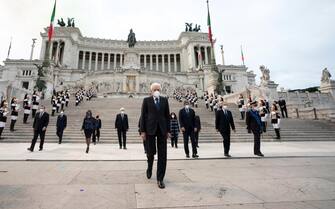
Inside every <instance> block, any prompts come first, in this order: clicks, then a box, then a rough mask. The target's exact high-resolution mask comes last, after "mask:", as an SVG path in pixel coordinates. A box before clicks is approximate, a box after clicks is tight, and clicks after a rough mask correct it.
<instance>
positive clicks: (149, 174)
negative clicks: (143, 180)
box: [147, 169, 152, 179]
mask: <svg viewBox="0 0 335 209" xmlns="http://www.w3.org/2000/svg"><path fill="white" fill-rule="evenodd" d="M151 176H152V170H150V169H147V178H148V179H151Z"/></svg>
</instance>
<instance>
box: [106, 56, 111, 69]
mask: <svg viewBox="0 0 335 209" xmlns="http://www.w3.org/2000/svg"><path fill="white" fill-rule="evenodd" d="M107 62H108V63H107V69H108V70H110V69H111V54H110V53H108V60H107Z"/></svg>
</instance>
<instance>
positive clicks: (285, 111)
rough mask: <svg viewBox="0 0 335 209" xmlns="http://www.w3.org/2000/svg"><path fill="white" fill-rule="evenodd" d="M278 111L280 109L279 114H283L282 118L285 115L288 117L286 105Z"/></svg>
mask: <svg viewBox="0 0 335 209" xmlns="http://www.w3.org/2000/svg"><path fill="white" fill-rule="evenodd" d="M280 111H281V115H282V116H283V118H285V117H286V118H288V116H287V109H286V107H283V108H280Z"/></svg>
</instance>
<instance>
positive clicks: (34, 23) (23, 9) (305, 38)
mask: <svg viewBox="0 0 335 209" xmlns="http://www.w3.org/2000/svg"><path fill="white" fill-rule="evenodd" d="M53 4H54V0H0V17H1V18H0V30H1V32H0V63H2V61H3V60H5V59H6V57H7V52H8V47H9V43H10V40H11V37H12V48H11V53H10V58H11V59H29V57H30V51H31V44H32V40H31V39H32V38H37V44H36V48H35V53H34V58H36V59H38V58H39V54H40V43H41V38H40V32H42V31H43V28H45V27H46V26H48V25H49V23H50V16H51V10H52V7H53ZM210 12H211V21H212V30H213V34H214V38H215V39H216V40H217V42H216V43H217V44H216V52H215V53H216V60H217V63H218V64H220V63H222V59H221V53H220V45H223V46H224V51H225V62H226V64H233V65H241V63H242V61H241V49H240V47H241V45H242V46H243V51H244V56H245V64H246V65H247V67H248V68H249V69H250V70H253V71H254V72H255V73H256V74H257V79H256V80H257V81H259V76H260V74H261V73H260V70H259V66H260V65H265V66H267V67H268V68H269V69H270V71H271V74H270V76H271V80H274V81H275V82H276V83H278V84H279V87H284V88H285V89H297V88H306V87H311V86H318V85H320V79H321V72H322V70H323V69H324V68H325V67H328V70H329V71H330V73H331V74H333V75H334V77H335V27H334V26H335V1H334V0H317V1H316V0H252V1H251V0H210ZM61 17H63V18H64V19H66V18H67V17H73V18H75V22H76V26H77V27H79V29H80V30H81V32H82V34H83V35H84V36H87V37H95V38H106V39H121V40H125V39H126V37H127V35H128V33H129V29H130V28H133V29H134V32H135V33H136V37H137V40H175V39H177V38H178V37H179V35H180V33H181V32H183V31H184V30H185V22H192V23H194V24H200V25H201V27H202V31H203V32H207V31H208V30H207V7H206V0H94V1H93V0H71V1H70V0H57V11H56V19H58V18H61ZM2 64H3V63H2Z"/></svg>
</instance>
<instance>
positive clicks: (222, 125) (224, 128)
mask: <svg viewBox="0 0 335 209" xmlns="http://www.w3.org/2000/svg"><path fill="white" fill-rule="evenodd" d="M226 112H227V114H226V115H225V114H224V111H223V110H218V111H217V112H216V115H215V128H216V129H217V130H219V131H220V132H221V133H228V134H229V133H230V128H231V129H233V130H235V124H234V119H233V115H232V113H231V112H230V111H229V110H226Z"/></svg>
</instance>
